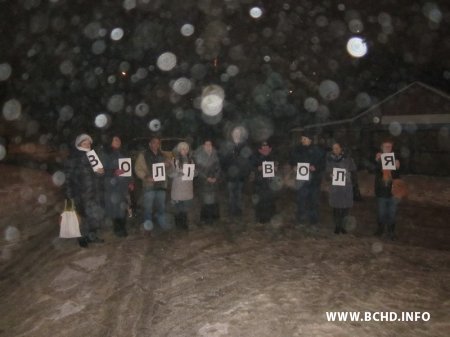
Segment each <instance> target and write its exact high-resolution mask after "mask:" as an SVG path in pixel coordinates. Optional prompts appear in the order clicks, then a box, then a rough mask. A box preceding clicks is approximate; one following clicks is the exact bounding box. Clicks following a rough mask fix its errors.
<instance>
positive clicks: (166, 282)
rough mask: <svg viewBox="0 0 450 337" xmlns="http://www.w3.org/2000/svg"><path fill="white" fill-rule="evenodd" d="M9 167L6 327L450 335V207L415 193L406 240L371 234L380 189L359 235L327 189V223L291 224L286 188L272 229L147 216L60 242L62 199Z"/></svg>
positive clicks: (8, 330)
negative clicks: (337, 317)
mask: <svg viewBox="0 0 450 337" xmlns="http://www.w3.org/2000/svg"><path fill="white" fill-rule="evenodd" d="M1 172H2V177H3V179H2V180H1V182H0V204H1V214H2V216H1V219H0V229H1V230H2V232H3V234H4V235H3V237H2V241H1V242H0V245H1V246H0V248H1V250H2V255H1V260H0V275H1V276H0V282H1V283H0V296H1V299H2V300H1V305H0V336H8V337H9V336H33V337H41V336H42V337H43V336H46V337H47V336H61V337H66V336H67V337H72V336H73V337H75V336H93V337H95V336H121V337H122V336H177V337H178V336H208V337H210V336H213V337H221V336H255V337H256V336H258V337H261V336H270V337H274V336H280V337H281V336H283V337H284V336H433V337H434V336H448V331H450V323H449V322H450V285H449V282H448V280H449V279H450V249H449V247H450V235H449V234H450V228H449V226H448V214H449V212H448V211H449V209H448V208H446V207H444V206H440V205H436V204H432V203H431V204H426V203H424V202H415V201H407V202H405V203H404V204H403V205H402V206H401V207H400V210H399V224H398V226H399V229H398V233H399V237H400V239H399V240H398V241H395V242H391V241H388V240H386V239H381V240H379V239H377V238H375V237H373V236H372V232H373V230H374V227H375V222H374V213H373V210H374V200H373V199H370V198H368V197H366V198H365V200H364V201H363V202H360V203H357V204H356V205H355V208H354V209H353V211H352V214H353V216H354V217H355V221H354V222H352V223H351V226H350V227H351V228H350V229H351V233H350V234H348V235H345V236H335V235H334V234H332V225H331V221H330V220H331V218H330V214H329V209H328V207H327V204H326V201H325V199H324V202H323V221H322V225H321V227H320V229H319V231H318V232H309V231H306V230H304V229H296V228H294V227H293V226H292V225H293V220H292V219H293V216H292V214H293V210H294V205H293V204H292V202H290V201H289V199H290V197H291V194H290V192H286V193H285V194H284V196H283V198H282V199H281V200H280V203H279V210H280V214H278V215H277V219H279V221H277V222H276V223H275V226H274V227H269V228H264V227H261V226H257V225H256V224H255V223H254V222H253V214H252V212H248V213H247V214H246V215H245V216H244V218H243V219H242V220H241V221H231V220H230V219H224V220H223V221H221V222H220V223H219V224H218V225H217V226H215V227H208V228H198V227H196V226H194V227H193V229H192V230H191V231H190V232H189V233H179V232H175V231H174V232H169V233H164V234H160V235H158V236H156V237H152V238H147V237H144V236H143V235H142V233H141V232H140V229H139V228H138V226H131V227H130V235H129V236H128V237H127V238H126V239H118V238H115V237H114V236H113V235H112V234H111V233H110V231H109V230H108V229H105V230H104V232H103V236H104V237H105V239H106V243H105V244H100V245H91V246H90V247H89V248H88V249H80V248H79V247H78V246H77V244H76V243H75V242H74V240H61V239H58V238H57V235H58V215H59V212H60V211H61V208H62V200H63V199H62V196H61V193H60V191H59V190H58V188H56V187H55V186H54V184H53V182H52V179H51V176H49V175H48V174H46V173H45V172H41V171H34V170H30V169H18V168H14V167H8V166H1ZM436 193H439V192H436ZM43 196H45V198H44V197H43ZM44 201H45V202H44ZM247 201H249V200H247ZM193 216H194V215H193ZM279 226H281V228H279ZM8 228H9V229H8ZM11 228H15V229H16V230H14V229H11ZM331 311H352V312H361V315H363V313H364V312H372V313H375V312H381V311H382V312H388V311H389V312H396V313H397V314H399V315H400V314H401V312H405V311H408V312H409V311H417V312H428V313H429V315H430V319H429V320H428V321H426V322H423V321H419V322H386V321H384V322H375V321H370V322H363V321H359V322H350V321H347V322H331V321H328V320H327V316H326V312H331Z"/></svg>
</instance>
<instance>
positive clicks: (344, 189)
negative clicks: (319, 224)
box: [326, 142, 356, 234]
mask: <svg viewBox="0 0 450 337" xmlns="http://www.w3.org/2000/svg"><path fill="white" fill-rule="evenodd" d="M331 149H332V150H331V152H330V153H329V154H328V155H327V158H326V172H327V174H328V175H329V176H330V177H331V186H330V195H329V203H330V206H331V207H332V208H333V220H334V226H335V228H334V233H335V234H339V233H342V234H346V233H347V231H346V229H345V219H346V217H348V215H349V211H350V208H352V207H353V182H352V177H353V176H354V173H355V172H356V165H355V162H354V161H353V159H352V158H351V157H350V156H349V155H347V154H346V153H345V152H344V150H343V149H342V146H341V144H340V143H339V142H334V143H333V145H332V148H331Z"/></svg>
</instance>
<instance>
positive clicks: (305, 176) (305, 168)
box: [297, 163, 309, 180]
mask: <svg viewBox="0 0 450 337" xmlns="http://www.w3.org/2000/svg"><path fill="white" fill-rule="evenodd" d="M297 180H309V163H297Z"/></svg>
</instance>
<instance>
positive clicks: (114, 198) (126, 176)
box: [102, 135, 132, 237]
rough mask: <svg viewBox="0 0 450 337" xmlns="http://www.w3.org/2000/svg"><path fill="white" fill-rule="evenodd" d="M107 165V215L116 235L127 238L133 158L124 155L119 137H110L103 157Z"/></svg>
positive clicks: (105, 183) (105, 182)
mask: <svg viewBox="0 0 450 337" xmlns="http://www.w3.org/2000/svg"><path fill="white" fill-rule="evenodd" d="M103 157H104V158H103V160H102V161H103V164H104V165H105V181H104V185H105V188H104V201H105V214H106V216H107V217H108V218H109V219H110V220H111V221H112V223H113V229H114V234H116V235H117V236H119V237H125V236H127V235H128V234H127V230H126V217H127V213H128V207H129V193H128V186H129V184H130V183H131V181H132V177H131V173H132V171H131V158H128V157H127V156H124V155H123V151H122V140H121V138H120V137H119V136H117V135H114V136H113V137H108V141H107V144H106V147H105V151H104V155H103Z"/></svg>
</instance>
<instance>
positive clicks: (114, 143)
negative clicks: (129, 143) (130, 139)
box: [111, 136, 122, 149]
mask: <svg viewBox="0 0 450 337" xmlns="http://www.w3.org/2000/svg"><path fill="white" fill-rule="evenodd" d="M121 146H122V141H121V140H120V138H119V137H117V136H115V137H113V139H112V141H111V147H112V148H113V149H120V147H121Z"/></svg>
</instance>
